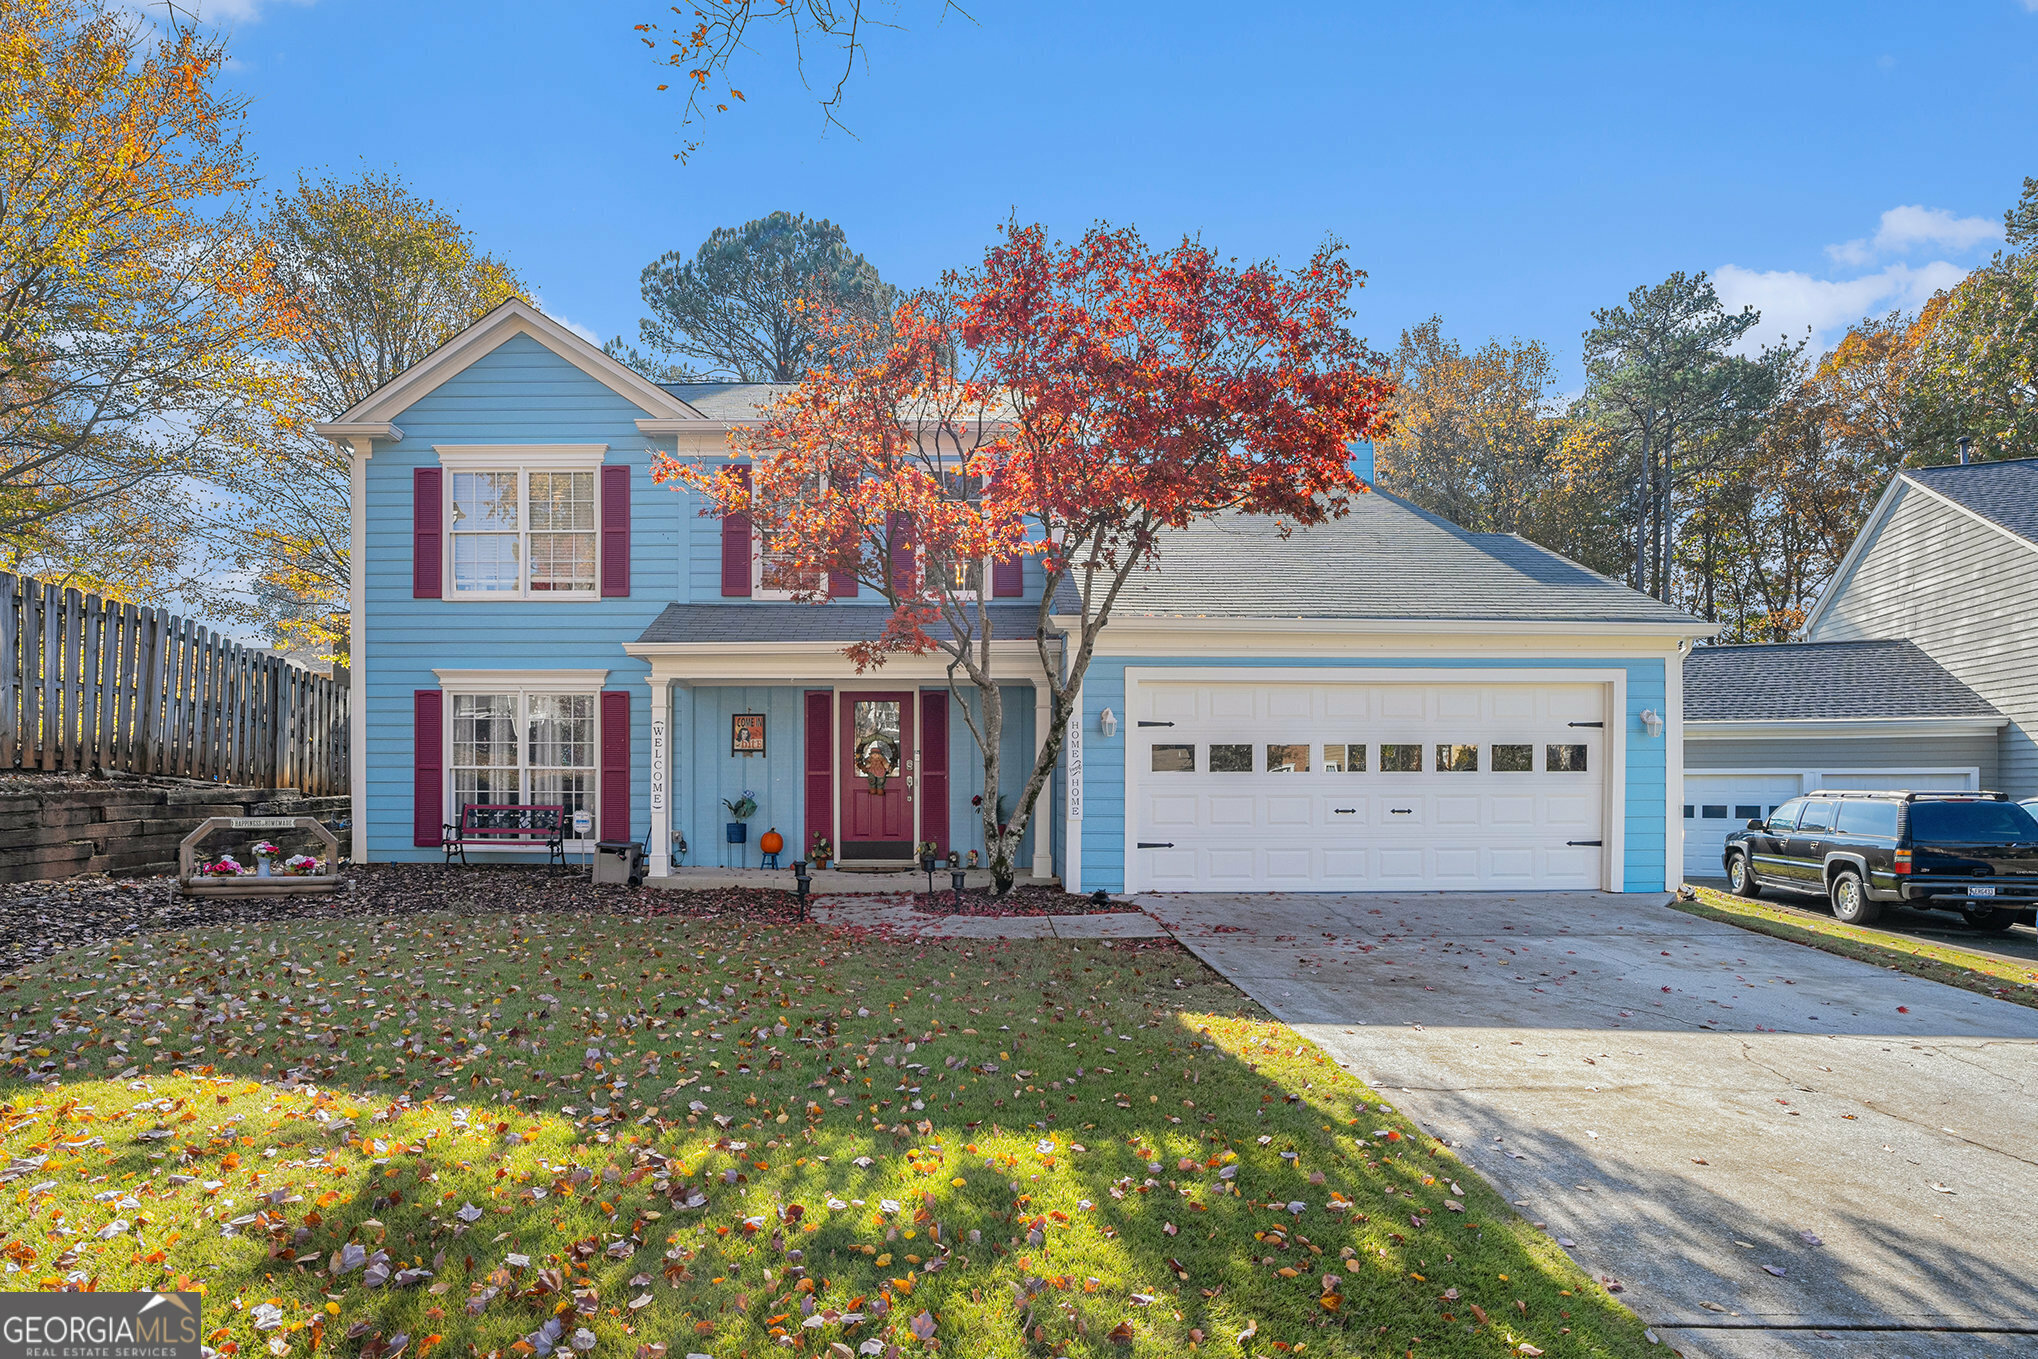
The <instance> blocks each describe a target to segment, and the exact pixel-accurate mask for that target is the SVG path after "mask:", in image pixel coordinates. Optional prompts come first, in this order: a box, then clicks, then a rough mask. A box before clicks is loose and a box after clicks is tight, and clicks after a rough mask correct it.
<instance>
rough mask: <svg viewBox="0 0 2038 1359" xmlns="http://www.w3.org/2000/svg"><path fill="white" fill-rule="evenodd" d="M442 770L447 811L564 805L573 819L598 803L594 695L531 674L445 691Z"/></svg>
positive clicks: (591, 690) (585, 689)
mask: <svg viewBox="0 0 2038 1359" xmlns="http://www.w3.org/2000/svg"><path fill="white" fill-rule="evenodd" d="M446 698H447V702H446V721H447V726H448V729H449V730H448V733H447V735H448V737H449V739H448V741H447V744H446V749H447V751H448V753H449V755H450V758H449V759H448V760H447V778H448V780H449V782H450V785H451V786H450V788H449V789H448V791H449V792H450V793H451V798H450V799H449V804H450V807H451V810H452V813H453V814H452V816H451V817H449V818H448V819H449V820H453V821H457V820H458V819H459V814H460V809H461V808H463V807H466V806H468V805H470V804H476V803H478V804H483V805H491V806H503V805H530V804H537V805H542V806H563V807H564V808H565V809H566V823H567V824H568V825H569V826H570V825H571V824H572V821H573V814H574V813H575V812H578V811H586V812H589V813H593V812H594V811H595V809H596V798H595V795H596V781H597V779H598V777H599V758H600V757H599V754H598V750H599V746H598V744H597V738H598V736H599V716H598V712H599V697H598V690H597V689H596V688H592V687H579V686H575V687H574V688H572V689H562V688H555V687H553V686H552V684H550V683H548V682H547V681H546V680H545V679H544V678H542V677H538V676H533V677H532V679H531V680H530V681H529V684H528V687H525V686H518V685H513V684H510V683H494V684H489V685H488V686H487V687H486V688H481V689H475V690H472V691H470V690H467V689H465V688H462V689H456V690H454V691H453V692H451V693H448V694H447V696H446Z"/></svg>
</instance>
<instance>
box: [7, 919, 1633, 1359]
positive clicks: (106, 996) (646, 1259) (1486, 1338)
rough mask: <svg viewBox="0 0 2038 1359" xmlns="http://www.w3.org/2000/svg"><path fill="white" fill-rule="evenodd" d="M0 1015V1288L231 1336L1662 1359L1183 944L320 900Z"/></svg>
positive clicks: (1375, 1102)
mask: <svg viewBox="0 0 2038 1359" xmlns="http://www.w3.org/2000/svg"><path fill="white" fill-rule="evenodd" d="M0 1011H4V1012H6V1013H8V1015H9V1021H8V1026H7V1028H8V1031H9V1033H10V1034H11V1035H12V1039H11V1042H10V1044H9V1046H8V1047H7V1048H6V1049H5V1051H4V1053H0V1055H4V1056H5V1057H6V1058H7V1059H8V1061H9V1065H7V1066H6V1067H5V1070H6V1071H7V1072H9V1073H11V1074H9V1075H8V1076H6V1077H0V1100H4V1109H0V1129H4V1132H0V1141H4V1146H0V1155H4V1159H5V1162H6V1165H5V1170H4V1176H0V1180H4V1182H0V1259H4V1261H5V1268H6V1270H7V1273H6V1275H5V1277H4V1279H0V1286H4V1287H9V1288H45V1289H47V1288H59V1287H96V1288H100V1289H137V1288H161V1287H169V1286H172V1285H175V1286H179V1287H192V1288H199V1289H202V1290H203V1291H204V1293H205V1303H204V1310H205V1325H206V1330H207V1335H208V1343H209V1344H210V1345H212V1346H213V1347H214V1348H215V1349H216V1350H217V1351H219V1352H221V1353H223V1354H228V1355H236V1354H237V1355H242V1356H249V1359H253V1357H254V1356H257V1355H260V1354H262V1353H263V1352H265V1351H266V1352H267V1353H269V1354H271V1355H274V1356H278V1359H282V1356H288V1355H299V1356H304V1355H309V1354H311V1353H312V1352H313V1351H319V1350H322V1351H324V1352H327V1353H338V1354H341V1355H356V1354H359V1355H363V1356H367V1357H368V1359H394V1356H397V1355H404V1356H419V1355H423V1354H425V1353H426V1352H427V1351H436V1352H441V1353H443V1354H445V1355H449V1356H450V1355H456V1354H457V1355H471V1356H490V1355H493V1356H506V1355H511V1354H518V1355H521V1354H529V1353H533V1352H535V1353H538V1354H541V1355H542V1354H546V1353H549V1352H551V1351H552V1350H554V1349H555V1348H556V1349H557V1350H558V1351H559V1353H560V1354H561V1356H562V1357H563V1359H570V1356H572V1355H573V1354H574V1353H575V1352H577V1351H578V1352H588V1351H591V1352H592V1353H593V1354H594V1355H596V1356H601V1355H616V1356H631V1357H632V1359H655V1356H659V1355H663V1354H666V1353H667V1352H668V1349H669V1353H670V1354H671V1356H672V1359H681V1356H684V1355H689V1354H705V1355H711V1356H715V1357H716V1359H739V1357H745V1356H747V1357H748V1359H762V1357H763V1356H766V1355H774V1354H778V1353H781V1352H784V1351H787V1350H790V1351H791V1352H794V1353H797V1354H802V1355H829V1356H862V1355H880V1356H898V1355H907V1354H913V1353H924V1352H932V1351H945V1352H949V1353H955V1354H961V1355H967V1356H979V1355H982V1356H1003V1355H1011V1356H1020V1355H1032V1356H1042V1357H1043V1359H1045V1357H1046V1356H1053V1355H1070V1356H1074V1355H1136V1356H1160V1355H1170V1356H1176V1355H1182V1354H1186V1353H1189V1352H1192V1351H1193V1352H1194V1353H1196V1354H1198V1355H1203V1354H1208V1355H1218V1356H1233V1355H1240V1354H1256V1355H1265V1354H1274V1353H1289V1354H1306V1355H1310V1356H1317V1355H1323V1356H1342V1355H1377V1356H1386V1355H1395V1356H1404V1355H1407V1354H1409V1353H1419V1354H1424V1355H1442V1356H1472V1355H1481V1356H1489V1355H1490V1356H1500V1355H1507V1354H1523V1355H1534V1354H1541V1353H1547V1354H1549V1355H1553V1356H1558V1355H1562V1356H1574V1355H1575V1356H1600V1355H1606V1356H1628V1355H1639V1354H1644V1353H1652V1352H1653V1353H1661V1352H1662V1351H1660V1350H1655V1351H1651V1350H1650V1349H1649V1347H1648V1346H1649V1341H1648V1340H1647V1339H1646V1338H1645V1336H1644V1332H1643V1329H1642V1325H1641V1323H1640V1321H1639V1320H1637V1319H1636V1318H1635V1317H1634V1316H1633V1315H1632V1314H1631V1313H1629V1312H1628V1311H1627V1310H1626V1309H1625V1308H1624V1307H1622V1306H1621V1305H1620V1303H1619V1302H1618V1301H1617V1300H1616V1299H1614V1298H1612V1297H1610V1296H1609V1295H1608V1294H1607V1293H1606V1292H1605V1291H1604V1290H1603V1289H1602V1288H1601V1287H1599V1286H1598V1285H1595V1284H1594V1283H1593V1282H1592V1281H1591V1280H1590V1279H1589V1278H1588V1277H1587V1276H1586V1275H1585V1274H1584V1273H1583V1272H1582V1271H1581V1270H1579V1269H1578V1268H1577V1266H1576V1265H1574V1264H1573V1263H1572V1262H1571V1261H1570V1259H1569V1258H1568V1257H1567V1256H1566V1255H1565V1254H1564V1253H1563V1252H1562V1251H1561V1250H1559V1249H1558V1248H1557V1246H1556V1245H1555V1244H1554V1243H1553V1242H1552V1241H1551V1240H1550V1239H1549V1238H1548V1237H1547V1236H1545V1235H1544V1234H1543V1233H1541V1232H1538V1231H1535V1230H1534V1229H1532V1228H1531V1227H1530V1226H1529V1225H1528V1224H1527V1223H1526V1222H1524V1221H1522V1220H1521V1219H1520V1218H1518V1217H1517V1216H1516V1215H1515V1214H1514V1213H1513V1211H1512V1210H1511V1209H1510V1208H1509V1207H1508V1206H1507V1205H1506V1204H1505V1203H1504V1202H1503V1201H1502V1200H1501V1199H1500V1198H1499V1197H1498V1196H1497V1195H1496V1194H1495V1193H1494V1192H1493V1191H1492V1190H1491V1189H1489V1188H1488V1187H1487V1186H1486V1185H1485V1184H1484V1183H1483V1182H1481V1181H1480V1180H1478V1179H1476V1178H1475V1177H1474V1176H1473V1175H1472V1174H1471V1173H1470V1172H1469V1171H1468V1169H1467V1168H1466V1167H1464V1166H1463V1165H1462V1164H1461V1163H1460V1162H1458V1161H1457V1160H1456V1159H1455V1157H1454V1156H1453V1155H1452V1154H1451V1152H1450V1151H1449V1149H1448V1148H1445V1147H1444V1146H1442V1145H1441V1144H1440V1143H1438V1142H1437V1141H1435V1140H1434V1139H1432V1138H1429V1137H1427V1136H1425V1135H1422V1134H1420V1133H1419V1132H1418V1131H1417V1130H1416V1128H1415V1127H1414V1126H1413V1125H1412V1124H1410V1123H1409V1122H1407V1121H1405V1120H1404V1119H1402V1118H1401V1117H1400V1115H1398V1114H1397V1113H1394V1112H1391V1111H1389V1110H1388V1109H1387V1108H1386V1107H1385V1106H1384V1105H1382V1103H1381V1101H1380V1099H1379V1097H1378V1096H1377V1095H1376V1094H1374V1093H1373V1092H1371V1091H1369V1090H1368V1089H1367V1088H1366V1087H1365V1086H1364V1085H1363V1084H1362V1083H1361V1082H1360V1081H1359V1080H1357V1079H1356V1078H1355V1077H1354V1076H1352V1075H1351V1074H1349V1073H1347V1072H1344V1071H1342V1070H1340V1069H1339V1067H1338V1066H1337V1065H1336V1064H1335V1063H1334V1062H1332V1061H1330V1060H1329V1059H1327V1058H1326V1057H1325V1055H1324V1054H1323V1053H1321V1052H1320V1051H1319V1050H1317V1049H1316V1048H1314V1047H1313V1046H1311V1045H1310V1044H1308V1043H1306V1042H1304V1041H1303V1040H1302V1039H1300V1038H1299V1037H1298V1036H1297V1035H1296V1034H1295V1033H1294V1032H1293V1031H1291V1030H1289V1029H1287V1028H1285V1027H1283V1026H1282V1025H1279V1024H1277V1023H1274V1022H1272V1021H1270V1020H1269V1019H1268V1018H1267V1017H1266V1016H1265V1015H1264V1014H1263V1013H1262V1012H1260V1011H1258V1010H1257V1009H1256V1008H1255V1007H1253V1006H1252V1005H1251V1003H1250V1002H1248V1001H1246V1000H1245V999H1244V998H1243V997H1242V996H1241V995H1240V994H1239V993H1238V992H1237V991H1235V990H1234V989H1232V988H1231V987H1229V986H1228V985H1226V984H1224V983H1223V982H1222V981H1221V980H1220V979H1218V978H1217V977H1216V976H1215V975H1214V974H1212V973H1210V972H1208V971H1207V970H1205V969H1204V968H1203V967H1202V966H1201V965H1200V964H1199V963H1197V962H1196V961H1195V959H1193V958H1192V957H1191V956H1190V955H1188V954H1187V953H1186V952H1184V951H1182V950H1180V949H1179V948H1178V946H1176V945H1174V944H1173V943H1172V942H1169V941H1139V942H1134V941H1119V942H1116V943H1113V942H1105V941H1099V942H1097V943H1094V944H1092V943H1084V944H1075V943H1070V942H1063V941H1051V940H1047V941H1031V940H1029V941H1014V942H1010V943H1000V942H985V941H975V940H971V941H953V942H948V943H914V944H910V945H906V944H900V943H897V942H895V941H885V940H878V939H871V938H867V937H858V936H856V935H853V934H850V933H847V932H843V931H830V930H825V929H820V928H816V927H801V928H787V927H780V926H775V925H769V924H760V923H756V922H745V921H742V920H739V919H737V918H734V917H730V916H720V917H715V918H709V919H690V918H682V919H675V918H671V917H663V918H650V919H641V918H630V917H627V916H615V915H610V916H588V915H579V916H565V915H552V916H548V915H542V914H530V913H505V914H500V915H480V916H471V915H470V916H461V917H453V916H442V915H420V916H412V917H408V918H404V919H401V920H389V919H384V920H380V921H378V920H375V919H364V918H358V917H356V918H334V917H328V918H324V919H318V920H308V921H304V922H302V923H293V924H265V925H242V926H227V927H215V928H196V929H189V930H184V931H180V932H174V933H164V934H156V935H143V936H138V937H133V938H128V939H124V940H121V941H118V942H115V943H110V944H100V945H98V946H96V947H90V948H78V949H72V950H69V951H67V952H66V953H64V954H61V955H59V956H58V957H56V958H55V959H53V960H51V961H48V962H45V963H43V964H40V965H38V966H37V967H35V968H32V969H29V970H26V971H23V972H18V973H15V974H13V975H11V976H8V977H6V978H5V979H4V981H0ZM31 1075H33V1076H37V1077H39V1079H38V1080H37V1081H35V1082H33V1083H32V1082H31V1081H30V1080H29V1079H28V1078H29V1077H30V1076H31Z"/></svg>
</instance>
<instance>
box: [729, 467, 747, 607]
mask: <svg viewBox="0 0 2038 1359" xmlns="http://www.w3.org/2000/svg"><path fill="white" fill-rule="evenodd" d="M736 474H737V475H738V476H739V477H741V478H742V480H743V484H744V485H745V486H746V487H747V486H748V485H750V469H749V468H748V467H739V468H737V469H736ZM722 593H723V594H724V595H727V596H730V597H731V598H738V597H740V598H744V599H748V598H749V597H750V516H749V515H747V514H725V515H723V516H722Z"/></svg>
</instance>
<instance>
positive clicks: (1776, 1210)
mask: <svg viewBox="0 0 2038 1359" xmlns="http://www.w3.org/2000/svg"><path fill="white" fill-rule="evenodd" d="M1138 900H1139V904H1140V905H1141V906H1143V907H1144V908H1145V909H1147V910H1148V911H1149V912H1151V913H1152V914H1153V915H1155V916H1156V917H1157V918H1159V919H1160V920H1161V921H1162V922H1164V923H1166V924H1167V925H1168V926H1169V927H1170V928H1171V929H1172V930H1173V931H1174V932H1175V934H1176V935H1177V937H1179V938H1180V939H1181V941H1182V942H1183V943H1184V944H1186V945H1188V947H1189V948H1191V949H1192V950H1194V951H1195V952H1196V954H1197V955H1198V956H1200V957H1201V958H1203V959H1204V961H1206V962H1208V963H1209V964H1210V965H1211V966H1212V967H1214V968H1216V969H1217V970H1218V971H1220V972H1222V973H1223V974H1224V975H1225V976H1226V977H1228V978H1230V979H1231V980H1232V981H1233V982H1234V983H1235V984H1236V985H1238V986H1239V987H1240V988H1242V989H1243V990H1245V991H1246V992H1247V993H1248V994H1249V995H1251V996H1252V997H1253V998H1254V999H1255V1000H1257V1001H1259V1002H1260V1003H1261V1004H1262V1005H1264V1006H1266V1007H1267V1009H1269V1010H1271V1011H1272V1012H1273V1013H1274V1014H1276V1015H1278V1016H1279V1017H1280V1018H1281V1019H1283V1020H1284V1021H1286V1022H1287V1023H1289V1024H1292V1025H1294V1026H1295V1027H1296V1028H1297V1029H1299V1030H1301V1031H1302V1032H1303V1033H1305V1034H1307V1035H1308V1036H1309V1037H1310V1038H1311V1039H1313V1040H1315V1041H1316V1042H1318V1043H1320V1044H1321V1045H1322V1046H1323V1047H1324V1048H1325V1049H1327V1050H1328V1051H1330V1052H1332V1053H1334V1054H1335V1055H1336V1056H1337V1057H1338V1059H1339V1060H1340V1061H1342V1062H1344V1063H1345V1064H1346V1065H1348V1066H1349V1067H1350V1068H1351V1069H1352V1070H1353V1071H1354V1072H1356V1073H1358V1074H1360V1075H1362V1076H1364V1077H1365V1078H1366V1079H1367V1080H1368V1082H1369V1083H1371V1084H1373V1085H1375V1086H1377V1087H1379V1088H1380V1089H1381V1090H1382V1091H1383V1092H1387V1093H1389V1095H1390V1102H1392V1103H1394V1104H1395V1105H1396V1107H1398V1108H1400V1109H1402V1110H1403V1111H1404V1112H1406V1113H1408V1114H1410V1115H1411V1116H1413V1117H1414V1118H1415V1119H1417V1120H1418V1121H1419V1122H1420V1123H1422V1124H1423V1125H1424V1126H1426V1127H1427V1128H1429V1129H1430V1130H1431V1131H1433V1132H1435V1133H1436V1134H1437V1135H1438V1136H1440V1137H1442V1138H1444V1139H1445V1140H1447V1141H1448V1142H1450V1143H1451V1144H1452V1145H1453V1146H1454V1147H1456V1148H1457V1149H1458V1151H1459V1154H1460V1155H1461V1156H1462V1157H1463V1158H1464V1159H1465V1160H1466V1161H1467V1162H1468V1163H1469V1164H1470V1165H1472V1166H1473V1167H1475V1168H1476V1169H1478V1170H1479V1171H1480V1172H1482V1173H1483V1174H1485V1175H1486V1177H1487V1178H1488V1179H1489V1180H1491V1181H1492V1182H1493V1183H1494V1184H1496V1185H1497V1186H1499V1188H1500V1189H1501V1191H1502V1192H1503V1193H1504V1194H1505V1195H1506V1196H1507V1197H1508V1198H1509V1199H1510V1200H1512V1201H1513V1202H1514V1203H1515V1204H1516V1205H1517V1209H1518V1211H1520V1212H1521V1213H1523V1214H1525V1215H1526V1216H1527V1217H1528V1218H1529V1219H1530V1220H1532V1221H1534V1222H1535V1223H1537V1225H1539V1226H1544V1227H1546V1229H1547V1230H1548V1231H1549V1233H1550V1234H1551V1235H1553V1236H1556V1237H1558V1238H1559V1239H1560V1240H1561V1242H1562V1243H1563V1244H1564V1245H1565V1246H1566V1247H1567V1248H1569V1249H1570V1251H1571V1254H1572V1255H1573V1256H1574V1257H1575V1258H1576V1259H1577V1260H1578V1261H1579V1263H1580V1264H1582V1265H1583V1266H1584V1267H1585V1268H1587V1269H1589V1270H1590V1271H1592V1273H1593V1274H1594V1275H1595V1276H1596V1277H1599V1278H1601V1279H1602V1280H1607V1281H1610V1282H1617V1283H1618V1284H1620V1285H1621V1297H1622V1298H1623V1299H1624V1300H1625V1301H1626V1302H1627V1303H1628V1304H1629V1305H1630V1306H1632V1307H1633V1308H1634V1309H1635V1310H1636V1311H1637V1312H1638V1313H1640V1314H1641V1316H1642V1317H1643V1318H1644V1319H1646V1320H1647V1321H1648V1322H1649V1323H1650V1324H1651V1325H1653V1326H1654V1327H1655V1328H1656V1329H1657V1330H1658V1331H1659V1332H1660V1333H1661V1334H1662V1335H1663V1337H1664V1339H1665V1340H1666V1341H1669V1342H1670V1343H1671V1344H1673V1345H1675V1346H1676V1347H1677V1348H1678V1349H1681V1350H1682V1351H1683V1352H1684V1353H1685V1354H1687V1355H1703V1356H1719V1357H1721V1359H1730V1357H1731V1359H1740V1357H1741V1356H1747V1357H1748V1359H1755V1357H1756V1356H1769V1355H1785V1354H1816V1355H1843V1354H1844V1355H1848V1356H1873V1357H1874V1359H1881V1357H1882V1356H1888V1359H1923V1357H1925V1356H1942V1355H1944V1356H1963V1357H1964V1356H1970V1355H1983V1354H1988V1355H1996V1354H2013V1353H2014V1354H2034V1353H2038V1104H2034V1100H2038V1010H2030V1009H2025V1008H2023V1007H2021V1006H2016V1005H2011V1004H2009V1003H2007V1002H2004V1001H1997V1000H1991V999H1988V998H1987V997H1983V996H1977V995H1973V994H1970V993H1968V992H1965V991H1959V990H1955V989H1953V988H1951V987H1945V986H1940V985H1937V984H1935V983H1932V982H1925V981H1918V980H1915V979H1913V978H1909V977H1905V976H1902V975H1899V974H1896V973H1890V972H1885V971H1882V970H1879V969H1877V968H1874V967H1870V966H1867V965H1865V964H1861V963H1856V962H1852V961H1849V960H1847V959H1844V958H1839V957H1835V956H1834V955H1832V954H1828V953H1820V952H1817V951H1815V950H1812V949H1808V948H1803V947H1801V946H1798V945H1794V944H1789V943H1785V942H1783V941H1781V940H1775V939H1769V938H1767V937H1765V936H1762V935H1757V934H1750V933H1747V932H1745V931H1742V930H1737V929H1735V928H1733V927H1732V926H1729V925H1719V924H1714V923H1711V922H1709V921H1704V920H1699V919H1696V918H1694V917H1691V916H1687V915H1684V914H1681V913H1679V912H1676V911H1673V910H1671V909H1669V908H1668V907H1667V906H1666V905H1664V904H1662V903H1663V900H1664V898H1660V897H1644V896H1628V897H1615V896H1608V895H1603V894H1599V893H1551V894H1538V895H1520V896H1501V895H1475V894H1459V893H1449V894H1446V893H1437V894H1422V895H1408V896H1357V895H1354V896H1314V895H1229V894H1226V895H1217V894H1210V895H1165V896H1142V897H1140V898H1139V899H1138Z"/></svg>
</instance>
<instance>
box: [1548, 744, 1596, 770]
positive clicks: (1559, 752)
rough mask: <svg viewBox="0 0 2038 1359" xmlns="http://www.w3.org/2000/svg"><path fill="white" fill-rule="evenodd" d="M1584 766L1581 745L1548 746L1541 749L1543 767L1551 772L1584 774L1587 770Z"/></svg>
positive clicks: (1583, 754)
mask: <svg viewBox="0 0 2038 1359" xmlns="http://www.w3.org/2000/svg"><path fill="white" fill-rule="evenodd" d="M1585 766H1586V759H1585V747H1584V746H1582V745H1556V746H1548V747H1545V748H1544V750H1543V768H1544V769H1546V770H1548V771H1549V772H1550V773H1552V774H1584V773H1587V772H1589V771H1588V770H1587V769H1586V767H1585Z"/></svg>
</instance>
